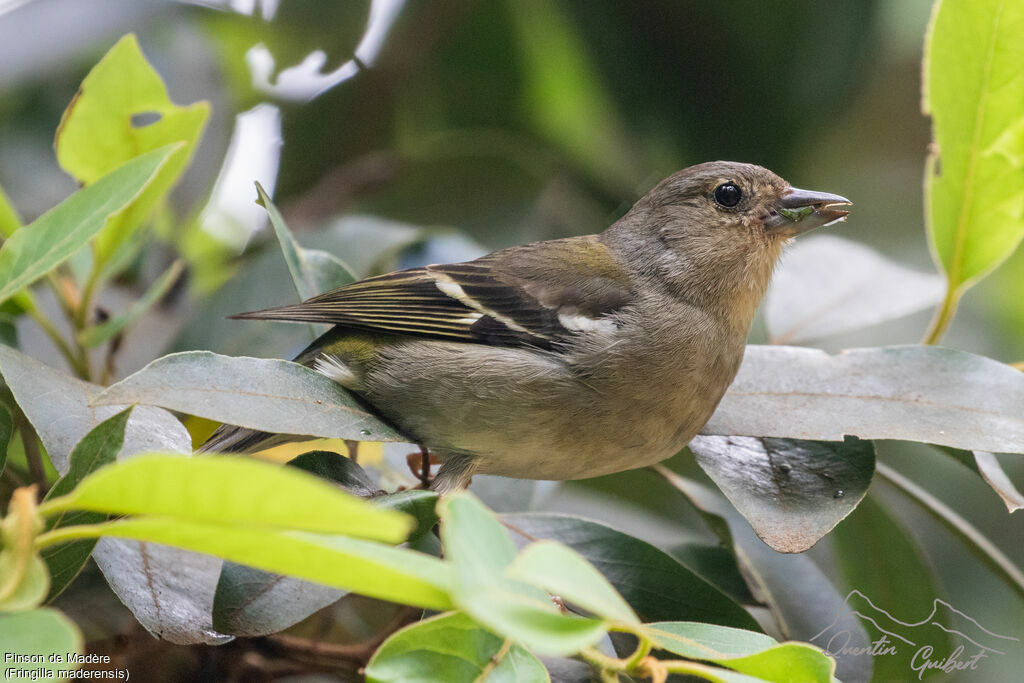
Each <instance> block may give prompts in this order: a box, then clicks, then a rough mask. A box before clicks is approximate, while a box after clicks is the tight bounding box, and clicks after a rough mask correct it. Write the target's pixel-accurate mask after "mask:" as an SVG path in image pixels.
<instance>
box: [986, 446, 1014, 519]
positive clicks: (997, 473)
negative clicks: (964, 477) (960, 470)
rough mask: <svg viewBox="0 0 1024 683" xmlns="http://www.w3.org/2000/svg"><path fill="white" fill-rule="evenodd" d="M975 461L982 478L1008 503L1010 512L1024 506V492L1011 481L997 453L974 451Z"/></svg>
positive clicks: (1007, 507)
mask: <svg viewBox="0 0 1024 683" xmlns="http://www.w3.org/2000/svg"><path fill="white" fill-rule="evenodd" d="M974 462H975V463H976V464H977V466H978V472H980V473H981V476H982V478H984V480H985V481H986V483H988V485H989V486H991V487H992V490H993V491H995V492H996V493H997V494H998V495H999V497H1000V498H1001V499H1002V500H1003V503H1004V504H1005V505H1006V510H1007V511H1008V512H1016V511H1017V510H1020V509H1021V508H1024V494H1021V492H1020V491H1018V490H1017V487H1016V486H1014V485H1013V482H1012V481H1010V477H1008V476H1007V474H1006V471H1005V470H1003V467H1002V465H1000V464H999V460H997V459H996V456H995V454H993V453H987V452H985V451H974Z"/></svg>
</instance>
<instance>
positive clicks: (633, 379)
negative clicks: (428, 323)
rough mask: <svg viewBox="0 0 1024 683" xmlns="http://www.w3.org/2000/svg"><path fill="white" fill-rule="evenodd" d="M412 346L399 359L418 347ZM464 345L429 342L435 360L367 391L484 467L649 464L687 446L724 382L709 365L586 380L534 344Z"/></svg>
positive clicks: (419, 436) (562, 474)
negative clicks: (395, 382) (451, 358)
mask: <svg viewBox="0 0 1024 683" xmlns="http://www.w3.org/2000/svg"><path fill="white" fill-rule="evenodd" d="M404 350H405V351H406V352H407V353H406V354H402V355H400V356H399V355H398V354H396V356H395V358H396V360H397V359H398V358H407V357H408V355H407V354H408V352H410V351H413V352H414V351H417V350H418V349H416V348H413V349H409V348H408V347H407V348H406V349H404ZM457 351H458V352H459V356H458V361H459V363H458V365H457V366H456V365H454V364H445V363H443V362H442V361H443V357H441V356H438V355H436V354H437V352H438V348H437V347H436V346H434V347H431V349H430V352H431V353H432V354H435V355H433V356H432V357H431V360H432V361H433V362H431V363H430V364H417V369H418V375H417V377H416V379H415V380H414V381H412V382H406V383H404V384H403V385H402V386H400V387H399V386H390V385H386V384H384V383H380V384H378V383H376V382H374V381H373V378H372V377H370V378H369V380H370V381H369V386H368V389H369V391H368V393H367V398H368V399H369V400H370V402H371V403H373V404H374V405H375V406H377V407H378V408H379V409H381V411H382V412H383V413H385V415H387V416H388V417H389V418H391V419H392V420H393V421H394V422H395V423H396V424H397V425H398V426H399V427H400V428H401V429H402V430H403V431H405V432H406V433H407V434H409V435H410V436H413V437H415V438H416V440H417V441H418V442H420V443H422V444H424V445H426V446H427V447H428V448H429V449H430V450H431V451H432V452H434V453H436V454H437V455H438V456H439V457H440V458H441V459H442V460H445V459H446V458H447V457H452V456H456V457H471V458H472V459H473V460H474V462H475V466H476V468H475V469H476V471H477V472H480V473H483V474H495V475H500V476H506V477H514V478H525V479H558V480H563V479H584V478H589V477H596V476H600V475H604V474H611V473H614V472H620V471H622V470H627V469H633V468H637V467H644V466H647V465H651V464H653V463H656V462H659V461H661V460H664V459H665V458H668V457H671V456H672V455H673V454H675V453H676V452H678V451H679V450H680V449H681V448H682V447H683V446H685V445H686V443H687V442H688V441H689V440H690V439H691V438H692V437H693V436H694V434H696V433H697V431H698V430H699V429H700V428H701V427H702V426H703V425H704V423H705V422H706V421H707V419H708V418H709V417H710V416H711V413H712V412H713V410H714V408H715V406H716V405H717V403H718V400H719V398H720V397H721V394H722V393H723V392H724V390H725V386H724V385H721V386H719V385H720V384H721V382H717V383H713V384H714V385H713V386H711V385H709V383H708V382H707V377H708V376H709V375H708V374H706V373H705V372H704V370H705V369H704V368H688V369H685V370H680V371H678V372H674V373H672V372H659V373H653V372H645V371H644V370H645V369H646V368H625V369H622V372H615V373H609V374H608V375H605V376H599V377H587V378H585V379H581V377H579V376H578V375H577V374H575V373H574V372H573V371H572V370H570V369H569V368H568V367H567V366H566V365H565V364H563V363H562V362H561V361H559V360H552V359H547V358H545V357H541V356H538V355H537V354H535V353H526V352H522V351H519V350H515V349H493V348H490V349H488V348H486V347H481V348H479V350H478V349H476V348H474V349H472V350H471V351H472V353H473V354H474V356H476V355H478V356H479V357H473V358H467V357H466V354H467V353H468V352H469V351H470V350H467V349H466V348H465V347H461V348H458V349H457ZM467 361H472V362H467ZM425 368H426V369H425ZM434 368H437V370H436V374H435V371H434ZM463 371H465V373H466V376H457V375H461V373H462V372H463ZM395 374H396V372H395V370H394V368H388V369H387V371H386V372H384V373H382V375H383V376H385V377H390V376H394V375H395ZM406 376H408V373H406ZM624 378H628V380H626V379H624ZM728 379H730V380H731V377H729V378H728ZM725 384H728V381H726V382H725Z"/></svg>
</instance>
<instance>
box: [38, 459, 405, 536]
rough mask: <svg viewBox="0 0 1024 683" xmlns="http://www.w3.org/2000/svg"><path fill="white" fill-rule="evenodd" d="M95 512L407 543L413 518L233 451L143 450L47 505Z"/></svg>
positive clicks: (46, 509)
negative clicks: (182, 453) (191, 454)
mask: <svg viewBox="0 0 1024 683" xmlns="http://www.w3.org/2000/svg"><path fill="white" fill-rule="evenodd" d="M62 510H92V511H95V512H104V513H110V514H122V515H157V516H161V517H172V518H176V519H180V520H192V521H196V522H203V521H205V522H210V523H216V524H245V525H250V526H265V527H273V528H278V529H301V530H304V531H313V532H318V533H334V534H347V535H351V536H358V537H362V538H373V539H378V540H382V541H389V542H399V541H402V540H405V538H406V537H407V536H408V533H409V531H410V530H411V528H412V519H411V518H409V517H408V516H406V515H403V514H400V513H396V512H393V511H390V510H384V509H381V508H379V507H375V506H372V505H370V504H369V503H366V502H364V501H362V500H359V499H358V498H355V497H353V496H350V495H348V494H345V493H343V492H341V491H339V490H338V489H337V488H335V487H334V486H331V485H330V484H328V483H326V482H324V481H322V480H320V479H318V478H316V477H313V476H310V475H309V474H305V473H302V472H298V471H297V470H295V469H294V468H283V467H280V466H278V465H274V464H271V463H267V462H262V461H259V460H250V459H247V458H237V457H230V456H208V457H202V458H181V457H178V456H175V455H161V454H147V455H140V456H137V457H134V458H131V459H129V460H126V461H124V462H121V463H118V464H116V465H109V466H107V467H104V468H103V469H101V470H99V471H98V472H96V473H94V474H92V475H91V476H89V477H87V478H86V479H84V480H83V481H82V482H81V483H79V484H78V486H76V487H75V489H74V490H73V491H71V493H69V494H67V495H65V496H62V497H60V498H55V499H52V500H50V501H48V502H46V503H44V504H43V505H42V506H41V507H40V512H42V513H43V514H53V513H54V512H56V511H62Z"/></svg>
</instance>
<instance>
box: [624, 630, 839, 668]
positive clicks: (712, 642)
mask: <svg viewBox="0 0 1024 683" xmlns="http://www.w3.org/2000/svg"><path fill="white" fill-rule="evenodd" d="M644 633H646V634H647V636H648V637H649V638H650V639H651V640H653V641H654V643H655V644H656V645H657V646H658V647H660V648H663V649H665V650H668V651H669V652H672V653H675V654H677V655H682V656H683V657H686V658H688V659H699V660H702V661H707V662H714V663H715V664H719V665H721V666H727V667H729V668H730V669H733V670H735V671H739V672H741V673H744V674H747V675H750V676H755V677H757V678H758V679H760V680H765V681H772V682H773V683H812V682H813V683H829V681H831V680H832V675H833V673H834V671H835V662H834V661H832V660H831V659H830V658H829V657H827V656H826V655H825V654H824V653H823V652H822V651H821V650H819V649H818V648H816V647H812V646H810V645H806V644H804V643H782V644H779V643H778V642H776V641H775V640H774V639H773V638H769V637H768V636H766V635H764V634H761V633H754V632H752V631H742V630H740V629H734V628H728V627H725V626H714V625H712V624H701V623H697V622H682V621H679V622H662V623H655V624H648V625H647V626H645V627H644Z"/></svg>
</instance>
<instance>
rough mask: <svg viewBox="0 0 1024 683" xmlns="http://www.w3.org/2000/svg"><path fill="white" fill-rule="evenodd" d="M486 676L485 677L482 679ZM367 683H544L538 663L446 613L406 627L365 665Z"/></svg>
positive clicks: (520, 649) (544, 674)
mask: <svg viewBox="0 0 1024 683" xmlns="http://www.w3.org/2000/svg"><path fill="white" fill-rule="evenodd" d="M485 673H486V678H482V676H483V675H484V674H485ZM366 680H367V681H370V683H433V682H434V681H445V682H446V683H474V682H475V681H484V680H486V681H487V683H543V682H545V681H548V680H550V679H549V677H548V672H547V670H546V669H545V668H544V665H543V664H542V663H541V662H540V660H539V659H537V658H536V657H534V656H533V655H532V654H530V652H529V651H528V650H526V649H525V648H523V647H522V646H521V645H516V644H513V643H509V642H506V641H504V640H503V639H502V638H501V637H500V636H496V635H494V634H493V633H490V632H489V631H486V630H484V629H482V628H480V626H478V625H477V624H476V623H474V622H473V620H472V619H470V618H469V617H467V616H466V615H464V614H459V613H457V612H456V613H448V614H441V615H439V616H436V617H433V618H430V619H425V620H423V621H420V622H418V623H415V624H412V625H410V626H406V627H405V628H403V629H402V630H400V631H398V632H397V633H395V634H393V635H392V636H391V637H389V638H388V639H387V640H386V641H384V643H383V644H382V645H381V646H380V648H378V649H377V651H376V652H375V653H374V655H373V658H372V659H371V660H370V662H369V664H367V666H366Z"/></svg>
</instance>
